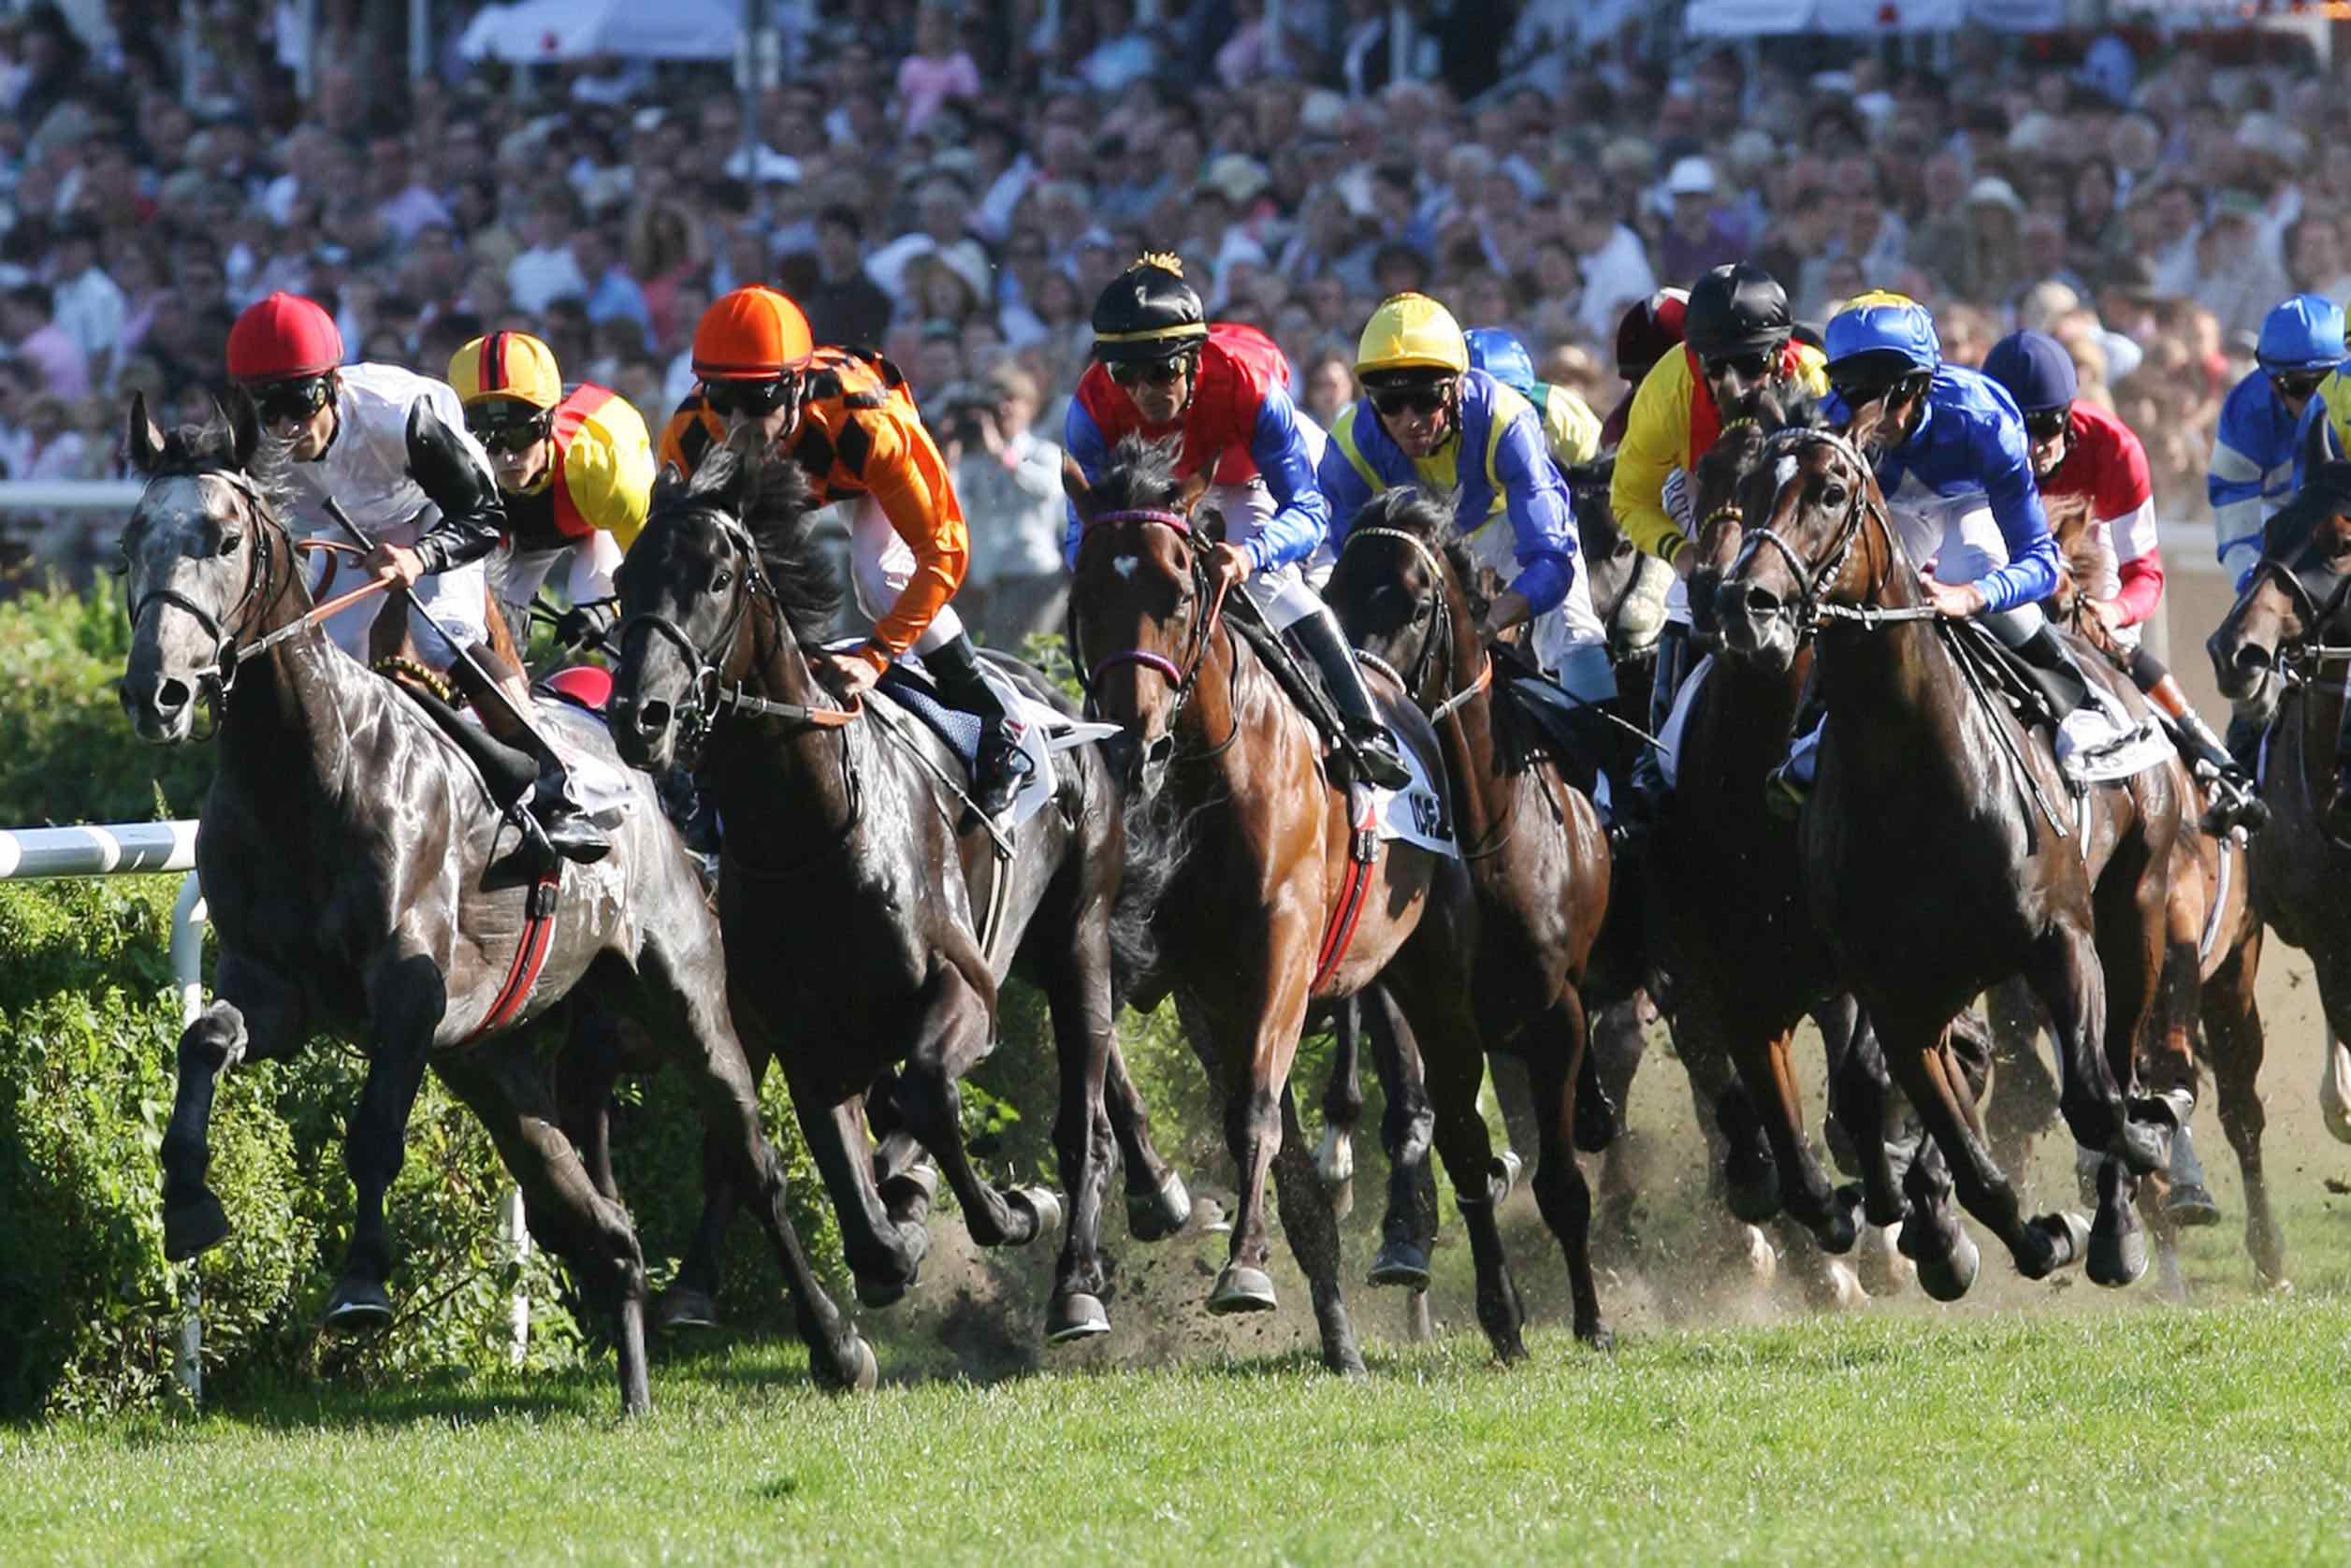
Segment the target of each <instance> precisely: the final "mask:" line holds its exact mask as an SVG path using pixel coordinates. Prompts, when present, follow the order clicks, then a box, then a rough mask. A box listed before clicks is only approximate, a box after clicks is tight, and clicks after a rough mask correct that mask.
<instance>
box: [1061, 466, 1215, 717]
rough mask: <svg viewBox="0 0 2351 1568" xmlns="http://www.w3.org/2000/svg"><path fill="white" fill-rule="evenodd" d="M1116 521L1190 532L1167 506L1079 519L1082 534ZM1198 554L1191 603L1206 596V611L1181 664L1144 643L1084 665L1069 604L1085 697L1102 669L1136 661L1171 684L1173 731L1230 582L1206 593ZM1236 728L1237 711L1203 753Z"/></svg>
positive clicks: (1073, 651) (1073, 656)
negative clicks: (1222, 733) (1224, 731)
mask: <svg viewBox="0 0 2351 1568" xmlns="http://www.w3.org/2000/svg"><path fill="white" fill-rule="evenodd" d="M1118 523H1150V524H1155V525H1157V526H1158V527H1160V528H1165V529H1172V530H1174V531H1175V532H1176V533H1177V534H1179V535H1180V536H1182V537H1183V538H1184V539H1186V540H1191V539H1193V538H1194V537H1195V535H1194V533H1193V530H1192V521H1191V519H1190V518H1188V517H1186V516H1185V515H1183V513H1181V512H1177V511H1174V510H1172V509H1170V508H1167V507H1129V508H1122V509H1120V510H1118V511H1115V512H1097V513H1096V514H1095V515H1093V516H1091V517H1088V518H1086V519H1085V520H1084V523H1083V525H1082V530H1083V532H1085V533H1091V532H1093V531H1094V530H1096V529H1097V528H1107V527H1110V526H1112V525H1114V524H1118ZM1201 559H1202V557H1201V555H1200V553H1199V552H1197V551H1195V552H1194V554H1193V558H1192V603H1195V604H1197V603H1199V602H1200V601H1201V599H1203V598H1206V599H1207V600H1208V602H1209V603H1208V614H1207V615H1206V616H1204V617H1201V618H1200V620H1199V621H1198V623H1197V625H1196V626H1195V627H1194V628H1193V631H1192V635H1191V637H1190V638H1189V639H1188V642H1187V645H1186V647H1185V652H1184V658H1183V663H1182V664H1181V665H1178V664H1177V663H1176V661H1174V660H1172V659H1169V658H1168V656H1167V655H1166V654H1164V653H1158V652H1154V650H1152V649H1150V648H1146V647H1131V648H1122V649H1120V650H1119V651H1117V652H1116V653H1110V654H1106V655H1104V656H1103V657H1102V658H1101V659H1098V660H1096V661H1095V662H1094V663H1093V664H1092V665H1091V666H1088V665H1086V664H1085V663H1083V662H1082V661H1081V650H1080V649H1079V647H1078V639H1077V630H1078V627H1077V617H1076V614H1075V610H1074V607H1073V610H1072V613H1071V616H1070V621H1069V633H1070V635H1069V652H1070V661H1071V663H1072V664H1074V665H1075V666H1076V667H1077V668H1078V669H1079V670H1081V671H1082V672H1084V674H1083V676H1082V679H1081V683H1080V684H1081V685H1082V686H1083V687H1084V688H1085V690H1086V694H1087V695H1088V696H1089V697H1090V696H1092V695H1093V693H1094V687H1095V683H1096V682H1097V681H1099V680H1100V679H1101V678H1102V676H1103V675H1104V673H1105V672H1107V671H1110V670H1115V669H1117V668H1118V667H1119V666H1120V665H1122V664H1139V665H1141V666H1142V667H1143V668H1144V669H1146V670H1150V671H1152V672H1153V673H1154V674H1156V675H1160V676H1161V677H1162V678H1164V679H1165V680H1166V681H1167V683H1168V685H1169V686H1171V687H1173V688H1174V689H1175V701H1174V704H1173V705H1171V706H1170V707H1169V708H1168V724H1167V727H1168V732H1169V733H1173V732H1174V730H1175V726H1176V720H1177V719H1179V718H1181V717H1182V716H1183V708H1184V704H1187V703H1189V702H1190V701H1191V700H1192V692H1193V690H1194V689H1195V688H1196V687H1197V686H1198V685H1199V680H1200V668H1201V666H1202V665H1204V664H1205V663H1207V661H1208V649H1209V644H1210V641H1211V639H1212V638H1213V637H1214V636H1215V635H1216V632H1217V628H1218V626H1219V625H1220V623H1221V622H1222V620H1223V618H1224V613H1225V596H1226V593H1228V592H1229V591H1230V590H1231V588H1232V584H1231V583H1230V582H1229V581H1226V582H1222V583H1219V584H1218V585H1217V586H1216V591H1215V593H1214V594H1213V595H1211V594H1209V593H1208V591H1207V583H1206V581H1205V572H1204V570H1203V568H1202V566H1201V564H1200V562H1201ZM1239 675H1240V671H1239V661H1235V670H1234V676H1235V679H1236V680H1238V679H1239ZM1240 733H1241V717H1240V715H1239V713H1237V712H1236V713H1235V714H1234V716H1233V733H1232V734H1230V735H1227V736H1226V737H1225V739H1224V740H1223V741H1222V742H1220V743H1219V744H1218V745H1217V746H1216V747H1214V748H1212V750H1211V751H1210V752H1209V753H1208V755H1211V756H1213V755H1215V754H1216V752H1219V751H1222V750H1224V749H1225V748H1226V747H1228V746H1230V745H1231V744H1232V743H1233V740H1234V739H1235V737H1237V736H1238V735H1239V734H1240Z"/></svg>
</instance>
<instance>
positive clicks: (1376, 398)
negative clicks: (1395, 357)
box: [1371, 383, 1445, 419]
mask: <svg viewBox="0 0 2351 1568" xmlns="http://www.w3.org/2000/svg"><path fill="white" fill-rule="evenodd" d="M1444 393H1445V389H1444V387H1443V386H1441V385H1436V384H1434V383H1428V384H1424V385H1418V386H1383V387H1380V388H1378V389H1377V390H1375V391H1374V392H1372V394H1371V406H1372V407H1373V408H1375V409H1377V410H1379V411H1380V413H1382V414H1386V415H1387V416H1388V417H1389V418H1391V419H1393V418H1395V417H1396V416H1397V415H1398V414H1405V413H1411V414H1434V413H1436V412H1437V410H1439V409H1441V408H1443V407H1444Z"/></svg>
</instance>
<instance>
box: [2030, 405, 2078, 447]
mask: <svg viewBox="0 0 2351 1568" xmlns="http://www.w3.org/2000/svg"><path fill="white" fill-rule="evenodd" d="M2071 428H2073V411H2072V410H2071V409H2063V408H2044V409H2036V410H2035V411H2034V412H2032V413H2031V414H2026V415H2025V416H2024V430H2025V433H2026V434H2028V435H2030V436H2031V437H2032V438H2033V439H2034V440H2035V441H2049V440H2051V439H2053V438H2054V437H2057V436H2061V435H2064V434H2065V433H2066V432H2067V431H2068V430H2069V429H2071Z"/></svg>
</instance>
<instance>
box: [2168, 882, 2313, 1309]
mask: <svg viewBox="0 0 2351 1568" xmlns="http://www.w3.org/2000/svg"><path fill="white" fill-rule="evenodd" d="M2244 923H2245V929H2244V932H2243V934H2242V936H2239V937H2238V939H2237V943H2236V946H2235V947H2234V948H2233V949H2232V950H2231V951H2229V953H2228V956H2227V957H2226V958H2224V959H2223V960H2222V961H2221V965H2220V967H2219V968H2217V969H2215V970H2213V975H2212V978H2211V979H2210V980H2206V981H2205V982H2204V984H2203V987H2202V989H2201V991H2200V993H2199V995H2198V998H2197V1000H2198V1004H2199V1009H2200V1011H2201V1012H2202V1015H2203V1023H2204V1053H2205V1058H2206V1060H2207V1061H2209V1062H2210V1063H2211V1064H2212V1069H2213V1099H2214V1100H2215V1101H2217V1102H2218V1106H2219V1111H2220V1125H2221V1130H2222V1131H2223V1132H2224V1133H2226V1134H2227V1135H2228V1146H2229V1147H2230V1148H2231V1149H2233V1150H2235V1151H2236V1154H2237V1169H2238V1170H2239V1172H2240V1173H2242V1176H2243V1178H2244V1188H2245V1251H2246V1252H2248V1253H2250V1254H2251V1255H2252V1256H2253V1271H2254V1281H2255V1283H2256V1285H2258V1286H2259V1287H2260V1288H2261V1289H2264V1290H2279V1289H2284V1288H2286V1237H2285V1235H2284V1233H2283V1232H2282V1231H2280V1230H2279V1228H2278V1224H2277V1220H2276V1218H2275V1217H2274V1216H2273V1215H2272V1214H2271V1212H2270V1183H2269V1179H2268V1178H2267V1177H2266V1176H2265V1175H2264V1174H2263V1172H2262V1169H2261V1134H2262V1131H2263V1129H2264V1127H2265V1126H2266V1125H2267V1124H2268V1116H2267V1114H2266V1113H2265V1112H2264V1111H2263V1110H2262V1106H2261V1091H2260V1077H2261V1058H2262V1055H2263V1053H2264V1049H2265V1044H2266V1042H2265V1040H2264V1038H2263V1036H2262V1030H2261V1009H2260V1007H2259V1004H2258V1003H2257V1001H2256V999H2255V996H2254V983H2253V982H2254V977H2255V976H2256V975H2257V974H2258V973H2259V972H2260V968H2261V922H2259V921H2257V920H2251V919H2248V920H2247V921H2246V922H2244ZM2330 1043H2331V1042H2330Z"/></svg>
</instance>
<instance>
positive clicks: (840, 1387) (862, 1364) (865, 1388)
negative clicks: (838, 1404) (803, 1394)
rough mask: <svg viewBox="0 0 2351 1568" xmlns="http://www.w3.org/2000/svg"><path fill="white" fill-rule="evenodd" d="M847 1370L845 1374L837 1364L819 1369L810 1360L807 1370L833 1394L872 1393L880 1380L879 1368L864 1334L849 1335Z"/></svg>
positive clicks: (872, 1349) (871, 1347) (872, 1348)
mask: <svg viewBox="0 0 2351 1568" xmlns="http://www.w3.org/2000/svg"><path fill="white" fill-rule="evenodd" d="M809 1370H810V1371H811V1372H814V1373H815V1376H816V1380H817V1382H818V1384H819V1385H820V1386H821V1387H825V1388H827V1389H829V1390H831V1391H832V1392H834V1393H835V1394H870V1393H872V1392H873V1391H874V1386H875V1385H876V1384H878V1383H879V1382H880V1381H881V1368H880V1366H879V1365H878V1364H877V1363H876V1361H875V1360H874V1347H873V1346H872V1345H870V1344H867V1343H865V1336H864V1335H863V1334H852V1335H850V1336H849V1372H847V1373H846V1374H844V1373H843V1372H841V1370H840V1368H839V1366H838V1365H837V1364H836V1365H834V1366H831V1367H824V1368H821V1369H820V1368H819V1366H818V1364H817V1363H816V1362H814V1361H811V1362H810V1363H809Z"/></svg>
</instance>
